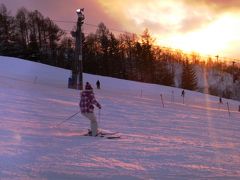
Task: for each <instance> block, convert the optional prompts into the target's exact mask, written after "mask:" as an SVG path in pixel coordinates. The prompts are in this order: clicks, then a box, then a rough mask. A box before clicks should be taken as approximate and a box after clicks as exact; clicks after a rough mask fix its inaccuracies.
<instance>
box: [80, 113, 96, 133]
mask: <svg viewBox="0 0 240 180" xmlns="http://www.w3.org/2000/svg"><path fill="white" fill-rule="evenodd" d="M82 115H83V116H85V117H86V118H87V119H89V120H90V123H91V131H92V136H96V135H97V131H98V123H97V119H96V116H95V114H94V113H82Z"/></svg>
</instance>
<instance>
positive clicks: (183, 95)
mask: <svg viewBox="0 0 240 180" xmlns="http://www.w3.org/2000/svg"><path fill="white" fill-rule="evenodd" d="M181 96H182V97H183V104H184V97H185V91H184V89H183V90H182V94H181Z"/></svg>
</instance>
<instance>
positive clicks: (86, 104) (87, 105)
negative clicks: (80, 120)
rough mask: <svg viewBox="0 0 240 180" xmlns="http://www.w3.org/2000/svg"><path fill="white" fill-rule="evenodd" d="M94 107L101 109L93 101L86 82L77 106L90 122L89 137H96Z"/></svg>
mask: <svg viewBox="0 0 240 180" xmlns="http://www.w3.org/2000/svg"><path fill="white" fill-rule="evenodd" d="M94 105H95V106H97V107H98V108H99V109H101V105H100V104H99V103H98V102H97V100H96V99H95V96H94V93H93V88H92V86H91V85H90V84H89V82H87V83H86V85H85V90H84V91H82V93H81V99H80V103H79V106H80V110H81V114H82V115H83V116H85V117H86V118H87V119H89V120H90V122H91V132H92V134H91V135H92V136H97V133H98V123H97V119H96V116H95V114H94Z"/></svg>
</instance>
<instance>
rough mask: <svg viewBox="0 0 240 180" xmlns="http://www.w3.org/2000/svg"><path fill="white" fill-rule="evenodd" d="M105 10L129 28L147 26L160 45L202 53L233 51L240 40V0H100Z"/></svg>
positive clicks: (136, 28)
mask: <svg viewBox="0 0 240 180" xmlns="http://www.w3.org/2000/svg"><path fill="white" fill-rule="evenodd" d="M98 2H99V4H100V6H101V7H102V9H103V11H105V12H106V13H107V14H108V15H109V16H111V17H112V18H113V19H115V21H117V22H120V24H121V26H122V27H121V28H122V29H123V30H126V31H130V32H135V33H137V34H141V33H142V32H143V30H144V29H145V28H148V29H149V30H150V32H151V33H152V35H153V36H154V37H155V38H156V42H157V43H158V44H160V45H164V46H170V47H172V48H178V49H182V50H184V51H196V52H199V53H202V54H214V55H215V54H219V55H224V56H230V57H231V56H238V55H239V56H240V54H238V53H237V51H236V52H235V54H226V53H230V52H233V51H232V49H234V46H236V43H237V41H238V40H240V38H239V37H240V25H238V24H240V22H239V21H240V20H239V15H240V14H239V13H238V11H236V10H237V9H239V8H237V7H240V6H237V7H236V5H240V2H239V1H234V0H230V1H224V0H220V1H219V0H218V1H216V0H211V1H210V0H201V1H195V0H194V1H193V0H179V1H176V0H168V1H165V0H164V1H163V0H151V1H145V0H138V1H130V0H125V1H111V0H104V1H98Z"/></svg>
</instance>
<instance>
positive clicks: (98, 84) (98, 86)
mask: <svg viewBox="0 0 240 180" xmlns="http://www.w3.org/2000/svg"><path fill="white" fill-rule="evenodd" d="M96 86H97V89H100V81H99V80H97V82H96Z"/></svg>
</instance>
